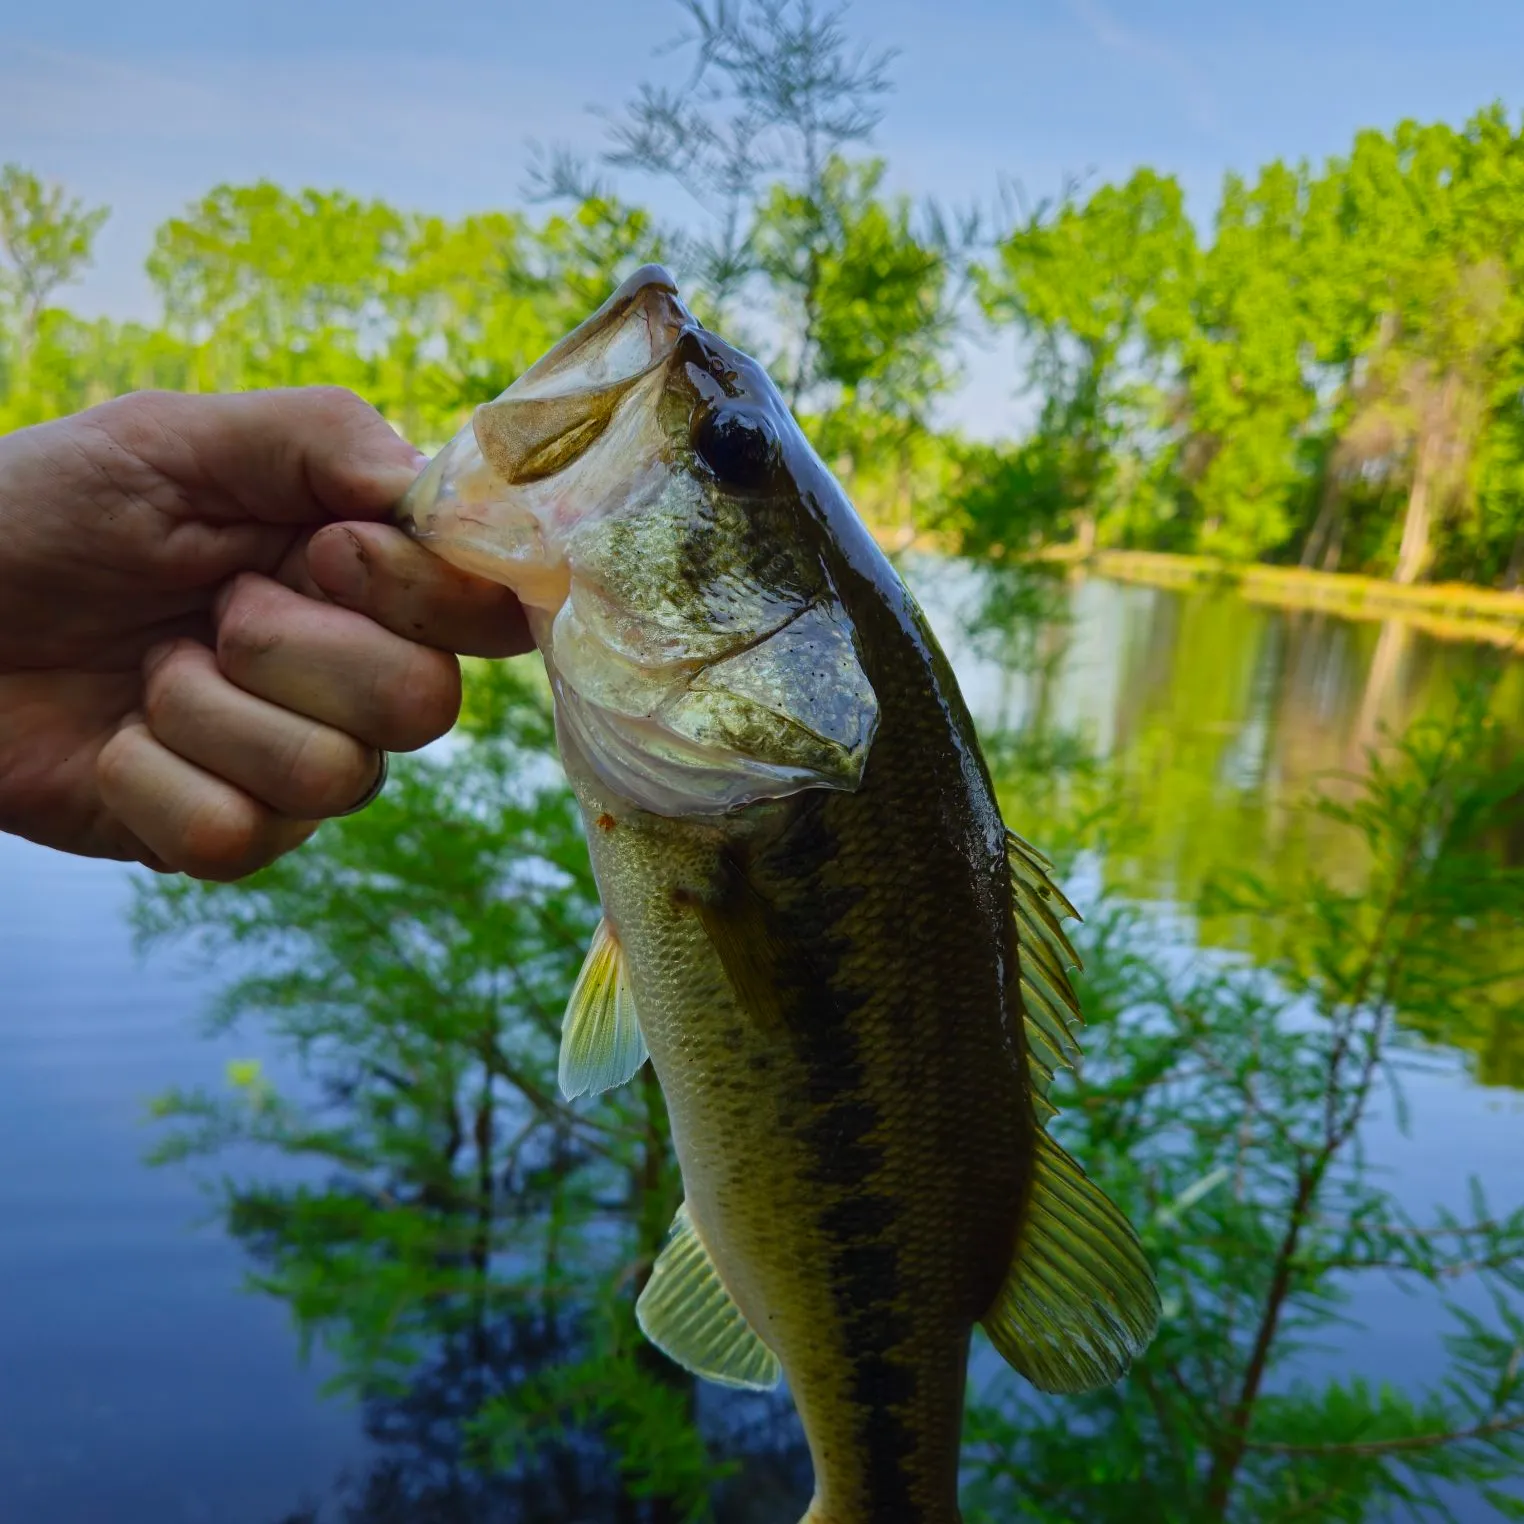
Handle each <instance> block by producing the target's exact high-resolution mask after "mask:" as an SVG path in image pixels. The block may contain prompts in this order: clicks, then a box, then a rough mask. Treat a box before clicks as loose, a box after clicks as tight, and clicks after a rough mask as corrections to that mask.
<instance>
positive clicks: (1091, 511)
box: [978, 170, 1196, 550]
mask: <svg viewBox="0 0 1524 1524" xmlns="http://www.w3.org/2000/svg"><path fill="white" fill-rule="evenodd" d="M1195 257H1196V240H1195V234H1194V232H1193V230H1192V228H1191V224H1190V222H1189V220H1188V219H1187V217H1186V215H1185V209H1184V201H1183V198H1182V196H1181V192H1180V187H1179V185H1178V184H1176V182H1175V181H1174V180H1173V179H1172V178H1170V177H1168V176H1164V177H1161V176H1159V175H1156V174H1155V173H1154V172H1153V171H1152V170H1139V171H1138V172H1137V173H1136V174H1135V175H1133V177H1132V178H1131V179H1130V180H1128V181H1127V183H1126V184H1125V185H1122V186H1119V187H1112V186H1103V187H1102V188H1101V189H1100V190H1098V191H1096V192H1095V194H1094V195H1092V196H1091V197H1090V198H1089V200H1087V201H1086V202H1084V203H1083V204H1079V203H1078V202H1076V201H1075V200H1073V199H1072V198H1068V199H1066V200H1065V201H1064V203H1063V204H1062V205H1061V206H1060V207H1059V208H1058V210H1057V212H1056V213H1053V214H1051V215H1050V213H1049V211H1048V209H1047V208H1045V207H1042V208H1038V210H1037V211H1036V212H1034V213H1033V214H1031V215H1030V216H1028V217H1027V218H1026V219H1025V220H1024V221H1023V222H1022V223H1021V225H1019V226H1018V227H1017V228H1016V229H1014V230H1013V231H1012V232H1011V233H1010V234H1008V235H1007V236H1006V237H1005V238H1004V239H1003V240H1002V241H1001V243H1000V247H999V250H998V261H997V263H996V264H995V265H994V266H993V267H990V268H985V269H982V270H981V271H980V272H979V277H978V290H979V296H980V301H981V303H982V305H983V307H984V310H985V313H986V314H987V315H988V316H989V317H990V318H991V319H992V320H993V321H995V322H1011V323H1015V324H1016V325H1017V326H1018V327H1019V328H1020V330H1021V332H1022V333H1023V335H1024V336H1025V338H1026V340H1027V343H1028V354H1029V360H1028V365H1029V372H1030V379H1031V381H1032V383H1033V385H1034V387H1035V388H1036V389H1037V391H1038V393H1039V395H1040V396H1041V398H1042V415H1041V420H1040V422H1039V424H1038V437H1039V438H1040V439H1041V440H1042V441H1043V442H1044V447H1045V451H1046V453H1047V455H1048V456H1049V458H1050V459H1051V460H1052V461H1053V462H1054V465H1055V467H1056V471H1057V475H1058V478H1059V481H1060V483H1061V500H1062V502H1063V506H1064V509H1065V512H1064V516H1063V520H1061V522H1064V523H1066V525H1068V526H1072V529H1073V532H1074V534H1075V535H1076V537H1077V538H1078V540H1079V542H1080V544H1081V546H1082V547H1083V548H1084V549H1087V550H1088V549H1089V548H1090V547H1091V546H1092V545H1093V544H1094V543H1095V537H1096V522H1097V518H1098V516H1102V515H1105V514H1107V513H1108V512H1109V511H1112V510H1113V509H1114V507H1115V505H1116V504H1117V501H1118V499H1119V497H1120V495H1121V494H1122V493H1123V491H1124V490H1125V484H1127V483H1129V482H1131V481H1136V479H1137V478H1138V477H1139V475H1140V474H1147V472H1146V455H1147V447H1146V442H1145V436H1146V434H1147V432H1148V429H1149V426H1150V424H1151V423H1152V421H1153V419H1154V417H1155V416H1156V415H1157V411H1158V398H1157V395H1156V392H1155V390H1154V388H1153V387H1151V386H1150V384H1149V383H1150V382H1151V381H1152V380H1154V379H1155V372H1156V367H1155V365H1154V364H1153V362H1154V360H1155V358H1156V357H1157V356H1160V355H1163V354H1167V353H1168V352H1169V350H1170V347H1171V345H1172V344H1173V343H1174V342H1175V340H1176V339H1177V338H1178V335H1179V333H1180V331H1181V328H1182V325H1183V313H1184V307H1185V302H1186V299H1187V297H1188V294H1189V291H1190V289H1191V282H1192V278H1193V273H1194V266H1195ZM1124 441H1125V442H1127V443H1126V447H1125V448H1124ZM1129 451H1131V452H1132V455H1133V459H1132V460H1131V461H1129V460H1128V459H1127V458H1126V456H1127V454H1128V452H1129ZM1140 461H1141V462H1142V464H1143V467H1144V469H1143V471H1142V472H1141V473H1140V472H1139V471H1138V470H1137V469H1136V466H1137V465H1138V464H1139V462H1140ZM1130 467H1132V469H1129V468H1130Z"/></svg>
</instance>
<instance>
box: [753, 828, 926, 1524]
mask: <svg viewBox="0 0 1524 1524" xmlns="http://www.w3.org/2000/svg"><path fill="white" fill-rule="evenodd" d="M825 803H826V802H825V801H824V800H816V801H811V807H807V808H804V809H801V810H800V811H799V814H798V816H797V818H796V820H795V821H794V823H793V826H792V829H790V830H789V831H788V833H787V835H786V837H785V839H784V840H783V841H782V842H780V843H779V844H778V845H777V847H776V848H775V849H774V850H775V851H776V852H777V853H778V858H777V859H776V860H777V861H779V863H780V866H781V867H782V870H783V872H784V873H785V874H786V875H787V877H788V878H789V879H793V880H795V881H796V882H797V883H798V884H799V889H800V893H799V894H798V895H797V897H793V896H791V897H790V903H789V904H788V905H780V906H775V907H774V909H773V917H774V919H775V921H776V932H777V934H778V936H779V938H780V940H783V941H785V942H786V944H787V945H789V946H791V947H793V948H795V950H796V952H797V953H799V954H802V955H801V956H799V957H798V958H797V962H796V963H795V966H794V970H793V971H792V974H791V976H790V977H787V979H786V987H785V988H782V989H780V995H781V996H782V1005H783V1011H784V1019H785V1022H786V1023H787V1026H788V1029H789V1032H790V1035H791V1037H792V1040H793V1044H794V1049H795V1052H796V1053H797V1054H798V1056H799V1058H800V1060H801V1062H802V1065H803V1068H804V1071H805V1076H806V1079H805V1086H806V1091H807V1100H808V1102H809V1113H808V1115H809V1120H808V1121H807V1122H805V1123H804V1124H803V1125H802V1126H801V1127H800V1129H799V1137H800V1139H801V1141H802V1142H803V1143H804V1144H805V1147H806V1149H807V1150H808V1153H809V1157H810V1159H811V1161H812V1166H813V1167H812V1169H811V1178H812V1179H813V1181H814V1182H815V1183H817V1184H819V1185H822V1186H825V1187H826V1188H827V1190H828V1191H829V1192H831V1193H833V1194H836V1193H840V1194H838V1197H837V1199H836V1200H835V1201H833V1202H832V1203H831V1204H830V1205H828V1206H825V1207H823V1208H822V1209H821V1211H820V1215H819V1218H818V1219H817V1220H818V1222H819V1225H820V1228H821V1231H822V1232H823V1234H824V1235H825V1236H826V1237H827V1238H828V1239H829V1240H830V1242H831V1245H832V1251H831V1259H830V1265H829V1270H828V1284H829V1286H830V1289H831V1297H832V1300H833V1301H834V1302H835V1303H836V1307H837V1311H838V1314H839V1315H840V1317H841V1321H842V1325H843V1330H844V1332H845V1334H846V1339H845V1341H844V1342H845V1345H846V1348H847V1349H848V1350H849V1351H850V1355H849V1356H848V1359H849V1362H850V1371H851V1386H850V1390H851V1394H852V1399H853V1404H854V1407H855V1412H854V1414H853V1417H854V1419H855V1423H856V1428H857V1438H858V1444H859V1446H860V1453H861V1456H862V1465H863V1476H862V1481H863V1484H864V1486H865V1488H866V1492H867V1496H866V1499H865V1502H866V1504H867V1506H868V1508H869V1510H870V1514H869V1516H870V1517H872V1518H873V1519H874V1520H875V1521H876V1524H877V1521H882V1524H895V1521H899V1520H906V1521H910V1520H913V1519H915V1518H918V1517H919V1514H918V1512H917V1507H916V1502H915V1497H914V1481H913V1477H912V1475H911V1472H910V1469H909V1468H910V1466H911V1465H912V1463H913V1460H914V1456H915V1451H916V1448H917V1446H916V1433H915V1430H914V1429H913V1427H912V1426H911V1424H910V1423H909V1422H908V1421H907V1419H906V1418H905V1417H904V1416H903V1414H902V1412H901V1411H899V1410H901V1409H904V1408H906V1407H908V1406H909V1405H910V1404H911V1403H913V1402H914V1400H915V1397H916V1392H917V1373H916V1370H915V1368H914V1366H913V1365H910V1364H907V1363H904V1362H902V1361H900V1360H897V1359H896V1358H894V1353H895V1351H896V1350H897V1349H899V1348H901V1347H903V1346H904V1345H906V1344H907V1343H908V1342H909V1341H910V1340H911V1338H912V1337H913V1335H914V1327H913V1325H912V1322H911V1320H910V1318H909V1317H907V1316H906V1315H905V1313H904V1312H903V1310H902V1294H903V1287H902V1281H901V1276H900V1250H899V1246H898V1245H897V1244H896V1243H895V1242H894V1240H893V1238H892V1237H891V1236H889V1235H890V1233H891V1230H892V1228H893V1226H894V1224H895V1222H896V1221H897V1220H898V1218H899V1216H900V1207H899V1205H898V1204H897V1203H896V1202H895V1201H893V1200H891V1199H889V1198H888V1197H885V1196H881V1195H878V1194H875V1193H874V1192H873V1191H872V1190H871V1188H870V1182H871V1181H872V1180H873V1179H874V1178H876V1177H877V1176H878V1175H879V1173H880V1172H881V1171H882V1170H883V1168H884V1167H885V1164H886V1159H885V1155H884V1149H883V1147H882V1145H881V1144H879V1143H877V1142H876V1141H874V1140H873V1136H872V1135H873V1133H874V1132H875V1131H876V1130H877V1129H878V1127H879V1125H880V1123H881V1121H882V1118H881V1116H880V1114H879V1112H878V1110H877V1108H876V1107H875V1106H874V1105H873V1104H872V1102H871V1101H870V1100H869V1099H868V1097H867V1095H866V1093H865V1092H866V1084H867V1071H866V1067H865V1065H864V1064H863V1061H862V1053H861V1047H860V1042H859V1037H858V1033H857V1031H856V1030H855V1028H854V1026H853V1024H852V1017H853V1016H854V1015H855V1014H856V1013H857V1012H858V1011H859V1010H861V1009H862V1007H863V1006H864V1005H866V1004H867V1002H868V996H867V995H866V994H865V993H864V992H863V991H862V990H860V989H858V988H856V987H855V986H854V985H853V984H851V983H850V982H849V971H848V969H847V968H846V967H845V960H846V956H847V955H848V954H849V953H850V951H851V943H850V941H849V940H848V939H847V938H846V937H844V936H840V935H838V934H837V932H836V928H837V927H838V926H839V925H840V923H841V921H842V920H843V919H844V918H845V916H846V915H847V913H848V912H849V911H850V910H851V909H852V908H853V906H854V905H855V904H856V903H857V900H858V893H857V892H855V891H851V890H838V891H834V892H832V891H830V890H827V889H826V888H825V885H824V884H823V882H822V873H823V870H824V869H825V868H826V867H827V865H828V864H829V863H830V862H831V861H832V860H833V859H834V857H835V856H836V852H837V843H836V841H835V839H834V837H833V836H832V833H831V831H830V828H829V825H828V823H827V821H826V818H825V813H826V811H825ZM796 907H797V908H796ZM780 982H783V981H780Z"/></svg>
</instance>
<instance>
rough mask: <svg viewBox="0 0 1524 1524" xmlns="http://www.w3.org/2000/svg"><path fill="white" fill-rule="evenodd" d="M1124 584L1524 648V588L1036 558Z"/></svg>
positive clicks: (1167, 559) (1123, 553)
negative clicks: (1227, 593)
mask: <svg viewBox="0 0 1524 1524" xmlns="http://www.w3.org/2000/svg"><path fill="white" fill-rule="evenodd" d="M1032 559H1033V560H1037V561H1047V562H1051V563H1056V564H1060V565H1067V566H1070V567H1072V568H1073V569H1074V570H1075V571H1080V572H1091V573H1093V574H1094V575H1096V576H1099V577H1109V578H1112V579H1114V580H1115V581H1118V582H1142V583H1147V584H1149V585H1151V586H1154V587H1174V588H1182V587H1208V588H1209V587H1222V588H1228V589H1232V590H1233V591H1234V592H1237V593H1238V594H1240V595H1241V596H1242V597H1243V598H1245V599H1247V600H1248V601H1249V602H1251V603H1267V604H1274V605H1275V606H1276V607H1279V608H1301V609H1312V610H1315V611H1318V612H1322V613H1329V614H1339V615H1342V616H1343V617H1344V618H1347V619H1365V620H1374V621H1384V620H1387V619H1401V620H1402V621H1403V622H1404V623H1406V624H1411V625H1413V626H1415V627H1416V628H1419V629H1422V630H1425V631H1427V632H1428V633H1429V634H1431V635H1434V636H1436V637H1437V638H1439V639H1441V640H1474V641H1485V642H1486V643H1488V644H1489V645H1496V646H1503V647H1514V648H1515V649H1517V650H1519V651H1520V652H1524V592H1512V593H1504V592H1499V591H1498V590H1497V589H1495V588H1490V587H1474V586H1472V585H1471V584H1470V583H1466V582H1439V583H1428V582H1420V583H1411V584H1406V585H1404V584H1401V583H1397V582H1388V581H1386V580H1385V579H1383V578H1381V577H1361V576H1354V575H1351V574H1350V573H1347V572H1323V571H1309V570H1306V569H1304V568H1303V567H1300V566H1266V565H1263V564H1260V563H1258V562H1249V563H1237V562H1232V561H1221V560H1218V559H1217V558H1216V557H1214V556H1186V555H1174V554H1171V553H1169V552H1166V551H1152V550H1097V551H1092V552H1091V554H1090V555H1089V556H1080V555H1078V554H1077V553H1076V551H1075V550H1074V549H1073V548H1072V547H1070V546H1055V547H1053V548H1052V549H1049V550H1043V551H1039V552H1037V553H1036V555H1035V556H1033V557H1032Z"/></svg>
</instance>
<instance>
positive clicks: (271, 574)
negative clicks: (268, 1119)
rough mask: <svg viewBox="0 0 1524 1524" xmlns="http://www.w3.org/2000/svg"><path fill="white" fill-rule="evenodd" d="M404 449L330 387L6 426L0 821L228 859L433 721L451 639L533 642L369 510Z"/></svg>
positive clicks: (137, 405)
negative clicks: (10, 430)
mask: <svg viewBox="0 0 1524 1524" xmlns="http://www.w3.org/2000/svg"><path fill="white" fill-rule="evenodd" d="M421 464H422V460H421V457H419V456H418V455H417V453H416V452H415V451H414V450H413V449H412V447H411V446H409V445H408V444H406V443H405V442H404V441H403V440H401V439H400V438H398V436H397V435H396V434H394V433H393V432H392V431H391V429H390V428H388V427H387V425H386V424H385V423H384V422H383V420H382V419H381V417H380V415H379V414H378V413H376V412H375V411H374V410H373V409H372V408H370V407H369V406H367V405H366V404H365V403H363V402H361V401H360V399H359V398H358V397H356V396H354V395H353V394H352V393H350V392H346V391H342V390H340V389H338V388H328V387H311V388H302V389H298V390H289V391H270V392H251V393H247V394H244V395H240V396H206V397H192V396H180V395H177V394H174V393H138V394H136V395H134V396H130V397H123V398H119V399H117V400H116V401H114V402H107V403H104V404H102V405H101V406H100V407H95V408H91V409H89V410H88V411H87V412H83V413H79V414H76V415H74V416H73V417H70V418H64V419H60V420H59V421H58V422H56V423H48V424H43V425H40V426H38V427H36V428H31V429H22V430H20V431H18V432H16V433H14V434H11V435H9V436H7V437H5V438H0V829H3V830H7V831H12V832H14V833H16V834H18V835H21V836H26V837H29V838H30V839H31V840H33V841H38V842H42V843H43V844H45V845H47V846H52V847H58V848H61V849H63V850H65V851H69V852H79V853H84V854H87V855H89V856H95V857H110V858H119V859H126V860H129V861H137V862H141V863H146V864H147V865H148V866H150V867H153V868H157V869H161V870H179V871H182V872H185V873H189V874H192V875H194V876H195V877H198V878H208V879H232V878H238V877H241V876H243V875H244V874H247V873H250V872H252V871H253V870H254V869H256V868H259V867H262V866H264V865H265V864H266V863H269V862H271V861H273V860H274V859H275V858H277V857H279V856H280V855H281V854H282V853H284V852H286V851H289V850H290V849H291V848H292V847H294V846H296V845H297V844H298V843H299V842H301V841H304V840H305V839H306V838H307V837H308V836H309V835H311V833H312V832H313V830H314V829H316V826H317V823H318V821H319V820H321V819H322V818H324V817H326V816H332V815H338V814H344V813H346V812H347V811H348V810H350V809H351V807H353V806H354V805H355V804H356V803H357V802H358V801H359V800H361V799H363V798H364V797H365V795H366V793H367V792H368V791H369V790H370V789H371V788H372V787H373V785H374V783H375V781H376V779H377V778H378V776H379V769H380V767H381V765H382V758H381V757H380V756H379V754H378V753H379V751H380V750H386V751H411V750H414V749H415V748H417V747H419V746H423V745H425V744H426V743H427V742H429V741H431V740H433V739H435V738H436V737H438V736H440V735H442V734H444V732H445V731H446V730H448V729H449V727H450V726H451V725H452V724H453V723H454V720H455V716H456V713H457V711H458V709H459V705H460V672H459V667H458V664H457V662H456V659H455V656H454V654H452V653H454V652H460V653H462V654H467V655H480V656H506V655H512V654H516V653H517V652H520V651H524V650H527V649H528V648H529V645H530V641H529V637H528V634H527V632H526V630H525V626H524V620H523V615H522V612H521V611H520V609H519V606H518V604H517V602H516V601H515V600H514V599H513V597H512V596H511V595H510V594H509V593H508V592H507V590H506V589H504V588H500V587H497V586H495V585H493V584H491V583H488V582H483V581H480V580H479V579H477V578H474V577H469V576H467V575H465V574H464V573H462V572H460V571H458V570H456V569H455V568H453V567H451V566H448V565H446V564H445V563H444V562H443V561H441V560H438V559H437V558H436V557H434V556H432V555H430V554H429V553H428V552H427V551H425V550H423V549H422V548H421V547H420V546H418V545H416V544H414V543H413V542H412V541H410V540H409V539H408V538H407V537H406V536H405V535H403V534H402V533H401V532H400V531H399V530H397V529H394V528H392V527H390V526H389V525H387V524H385V523H383V522H378V521H380V520H382V519H384V518H385V516H386V514H387V513H388V511H389V509H390V508H391V507H392V505H393V504H395V503H396V501H397V499H398V498H400V497H401V495H402V493H403V492H404V491H405V490H406V488H407V487H408V485H409V483H410V482H411V481H412V480H413V477H414V476H415V475H416V473H417V471H418V469H419V467H420V465H421ZM341 520H342V521H347V522H337V521H341Z"/></svg>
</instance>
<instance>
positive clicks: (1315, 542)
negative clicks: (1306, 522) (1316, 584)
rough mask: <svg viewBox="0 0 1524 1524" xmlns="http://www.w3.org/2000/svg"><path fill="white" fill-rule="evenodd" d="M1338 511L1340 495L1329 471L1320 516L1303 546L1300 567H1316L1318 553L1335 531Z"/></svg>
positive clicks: (1325, 479)
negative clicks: (1335, 518) (1335, 517)
mask: <svg viewBox="0 0 1524 1524" xmlns="http://www.w3.org/2000/svg"><path fill="white" fill-rule="evenodd" d="M1337 511H1338V493H1337V491H1336V484H1335V482H1334V476H1333V472H1331V471H1329V472H1327V473H1325V474H1324V477H1323V492H1322V501H1321V502H1320V503H1319V504H1318V516H1317V518H1315V519H1314V520H1313V521H1312V528H1311V529H1309V530H1308V531H1307V539H1306V541H1305V543H1304V544H1303V546H1302V555H1301V559H1300V560H1299V561H1298V562H1297V565H1298V566H1301V567H1303V568H1304V569H1305V568H1310V567H1312V566H1314V565H1316V563H1317V559H1318V553H1319V552H1320V551H1321V550H1323V548H1324V546H1325V544H1326V543H1327V541H1328V538H1329V536H1330V534H1331V533H1332V531H1333V522H1334V514H1335V513H1336V512H1337Z"/></svg>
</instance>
